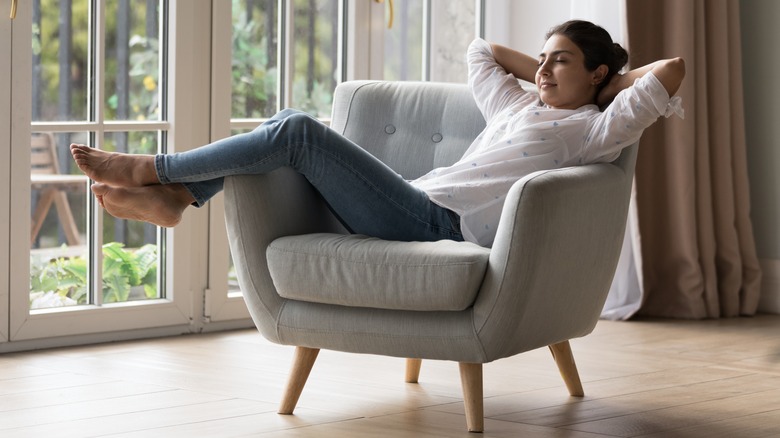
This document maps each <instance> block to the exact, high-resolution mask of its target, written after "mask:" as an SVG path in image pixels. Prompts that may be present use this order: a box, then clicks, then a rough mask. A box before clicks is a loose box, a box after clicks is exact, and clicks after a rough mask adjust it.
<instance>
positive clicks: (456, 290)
mask: <svg viewBox="0 0 780 438" xmlns="http://www.w3.org/2000/svg"><path fill="white" fill-rule="evenodd" d="M267 255H268V268H269V270H270V272H271V278H272V279H273V282H274V286H276V290H277V292H278V293H279V295H281V296H282V297H283V298H288V299H291V300H299V301H308V302H316V303H327V304H337V305H342V306H354V307H374V308H381V309H402V310H421V311H437V310H463V309H466V308H468V307H469V306H471V304H472V303H473V302H474V299H475V297H476V295H477V292H478V290H479V287H480V284H481V283H482V278H483V277H484V276H485V270H486V268H487V263H488V257H489V255H490V250H489V249H486V248H482V247H480V246H478V245H475V244H473V243H468V242H454V241H450V240H442V241H439V242H396V241H386V240H381V239H377V238H374V237H366V236H361V235H343V234H306V235H301V236H287V237H282V238H279V239H276V240H274V241H273V242H271V244H270V245H269V246H268V249H267Z"/></svg>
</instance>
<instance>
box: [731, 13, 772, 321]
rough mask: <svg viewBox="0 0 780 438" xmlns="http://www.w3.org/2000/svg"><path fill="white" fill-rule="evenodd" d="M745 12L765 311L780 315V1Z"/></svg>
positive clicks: (751, 166) (751, 164)
mask: <svg viewBox="0 0 780 438" xmlns="http://www.w3.org/2000/svg"><path fill="white" fill-rule="evenodd" d="M740 14H741V15H740V19H741V26H742V66H743V67H742V73H743V77H744V85H743V86H744V91H745V129H746V132H747V147H748V174H749V177H750V202H751V206H752V208H751V217H752V220H753V232H754V233H755V238H756V251H757V252H758V257H759V259H760V261H761V267H762V269H763V273H764V276H763V281H762V294H761V295H762V299H761V304H760V307H759V309H760V310H761V311H764V312H771V313H780V172H778V170H780V123H778V116H779V115H780V82H778V80H777V72H778V71H780V46H778V44H777V42H778V41H780V27H778V25H777V23H778V21H780V2H778V1H776V0H742V1H741V2H740Z"/></svg>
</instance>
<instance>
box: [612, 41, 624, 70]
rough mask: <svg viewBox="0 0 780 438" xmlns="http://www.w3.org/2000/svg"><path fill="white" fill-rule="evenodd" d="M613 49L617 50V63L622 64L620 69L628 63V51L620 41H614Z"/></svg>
mask: <svg viewBox="0 0 780 438" xmlns="http://www.w3.org/2000/svg"><path fill="white" fill-rule="evenodd" d="M612 49H613V50H614V52H615V61H616V64H617V65H619V66H620V67H619V68H618V70H619V69H621V68H623V67H624V66H625V65H626V64H627V63H628V52H626V49H624V48H623V46H621V45H620V44H618V43H613V46H612Z"/></svg>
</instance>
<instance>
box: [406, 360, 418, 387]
mask: <svg viewBox="0 0 780 438" xmlns="http://www.w3.org/2000/svg"><path fill="white" fill-rule="evenodd" d="M420 367H422V359H406V379H405V381H406V383H417V382H418V381H419V380H420Z"/></svg>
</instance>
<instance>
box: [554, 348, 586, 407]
mask: <svg viewBox="0 0 780 438" xmlns="http://www.w3.org/2000/svg"><path fill="white" fill-rule="evenodd" d="M550 352H552V355H553V359H555V363H556V364H557V365H558V371H560V373H561V377H563V382H564V383H566V388H567V389H568V390H569V394H570V395H572V396H574V397H583V396H584V395H585V391H583V390H582V382H581V381H580V374H579V373H578V372H577V364H576V363H574V355H572V353H571V346H570V345H569V341H563V342H559V343H557V344H553V345H550Z"/></svg>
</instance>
